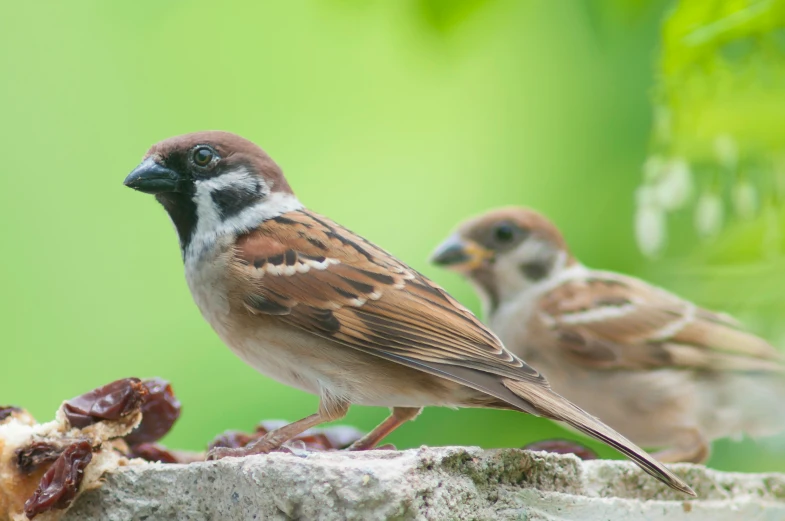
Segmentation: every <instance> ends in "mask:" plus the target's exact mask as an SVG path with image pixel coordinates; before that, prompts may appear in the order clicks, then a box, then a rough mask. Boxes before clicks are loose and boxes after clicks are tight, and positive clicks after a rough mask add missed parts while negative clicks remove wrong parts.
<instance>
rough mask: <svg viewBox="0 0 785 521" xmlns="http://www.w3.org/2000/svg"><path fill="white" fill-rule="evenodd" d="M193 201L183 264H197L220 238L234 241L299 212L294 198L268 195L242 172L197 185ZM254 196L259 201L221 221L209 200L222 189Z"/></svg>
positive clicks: (254, 178) (259, 183)
mask: <svg viewBox="0 0 785 521" xmlns="http://www.w3.org/2000/svg"><path fill="white" fill-rule="evenodd" d="M195 185H196V193H195V194H194V196H193V200H194V202H195V203H196V216H197V221H196V229H195V230H194V233H193V236H192V237H191V242H190V243H189V244H188V247H187V248H186V253H185V257H186V262H188V261H189V260H190V261H191V262H193V261H196V260H198V259H199V258H200V257H202V255H203V254H204V252H205V251H207V250H209V249H210V248H211V247H213V245H215V243H216V241H218V240H219V239H220V238H222V237H228V236H230V237H234V236H236V235H238V234H242V233H246V232H248V231H249V230H251V229H253V228H255V227H257V226H259V225H260V224H261V223H263V222H264V221H266V220H268V219H272V218H274V217H278V216H279V215H282V214H285V213H287V212H291V211H295V210H299V209H301V208H303V205H302V203H300V201H299V200H297V198H296V197H295V196H294V194H290V193H285V192H273V193H270V188H269V186H267V185H266V184H265V183H264V180H263V179H262V178H260V177H258V176H254V175H253V174H251V173H250V172H249V171H248V170H247V169H246V168H238V169H237V170H234V171H230V172H226V173H225V174H222V175H220V176H218V177H214V178H211V179H205V180H202V181H197V182H196V183H195ZM229 188H232V189H235V190H243V189H246V190H248V191H249V192H256V193H258V194H259V195H260V196H261V198H260V199H259V201H258V202H256V203H254V204H253V205H251V206H248V207H247V208H245V209H243V210H240V211H239V212H237V213H236V214H234V215H231V216H230V217H226V218H224V217H222V215H221V212H220V209H219V208H218V206H217V205H216V203H215V201H214V200H213V194H214V193H216V192H218V191H221V190H226V189H229Z"/></svg>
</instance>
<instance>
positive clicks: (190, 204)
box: [155, 192, 197, 251]
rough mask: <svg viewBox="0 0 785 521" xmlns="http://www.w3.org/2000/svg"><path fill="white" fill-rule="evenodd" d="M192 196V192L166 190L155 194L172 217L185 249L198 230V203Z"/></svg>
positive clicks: (181, 244)
mask: <svg viewBox="0 0 785 521" xmlns="http://www.w3.org/2000/svg"><path fill="white" fill-rule="evenodd" d="M191 197H192V196H191V194H185V193H179V192H166V193H163V194H158V195H156V196H155V198H156V199H157V200H158V202H159V203H161V205H163V207H164V209H166V212H167V213H168V214H169V217H171V219H172V222H173V223H174V227H175V228H176V229H177V235H178V236H179V237H180V246H181V248H182V250H183V251H185V249H186V248H187V247H188V245H189V244H190V243H191V239H192V237H193V234H194V230H196V221H197V216H196V203H195V202H194V201H193V199H192V198H191Z"/></svg>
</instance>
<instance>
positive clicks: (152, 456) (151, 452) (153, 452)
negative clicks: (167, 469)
mask: <svg viewBox="0 0 785 521" xmlns="http://www.w3.org/2000/svg"><path fill="white" fill-rule="evenodd" d="M129 455H130V456H131V457H133V458H142V459H143V460H145V461H153V462H160V463H179V460H178V459H177V456H175V455H174V454H172V453H171V452H169V450H168V449H167V448H166V447H163V446H161V445H158V444H155V443H141V444H139V445H134V446H133V447H131V449H130V454H129Z"/></svg>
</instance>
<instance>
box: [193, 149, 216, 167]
mask: <svg viewBox="0 0 785 521" xmlns="http://www.w3.org/2000/svg"><path fill="white" fill-rule="evenodd" d="M213 157H215V154H214V153H213V151H212V150H210V148H209V147H197V148H196V150H194V152H193V160H194V163H196V165H197V166H207V165H209V164H210V162H211V161H212V160H213Z"/></svg>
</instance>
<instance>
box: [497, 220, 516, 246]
mask: <svg viewBox="0 0 785 521" xmlns="http://www.w3.org/2000/svg"><path fill="white" fill-rule="evenodd" d="M493 236H494V237H495V238H496V240H497V241H498V242H502V243H504V242H510V241H511V240H513V238H514V237H515V228H513V226H512V225H511V224H508V223H503V224H500V225H499V226H497V227H496V229H495V230H494V231H493Z"/></svg>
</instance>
